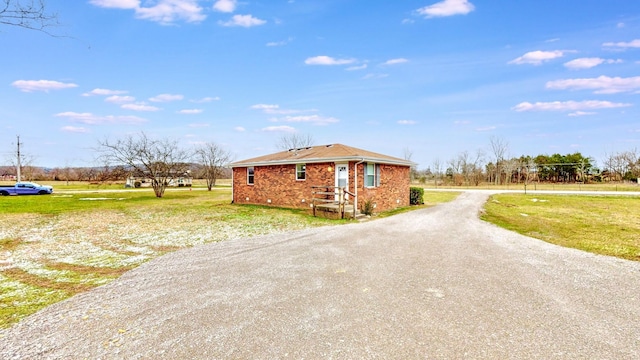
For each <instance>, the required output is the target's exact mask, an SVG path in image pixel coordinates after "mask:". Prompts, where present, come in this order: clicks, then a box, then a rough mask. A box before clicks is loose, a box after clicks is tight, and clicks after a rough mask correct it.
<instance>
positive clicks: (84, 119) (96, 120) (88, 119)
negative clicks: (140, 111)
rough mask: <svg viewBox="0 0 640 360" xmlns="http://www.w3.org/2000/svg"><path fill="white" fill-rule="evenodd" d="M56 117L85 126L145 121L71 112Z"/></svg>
mask: <svg viewBox="0 0 640 360" xmlns="http://www.w3.org/2000/svg"><path fill="white" fill-rule="evenodd" d="M55 116H57V117H63V118H67V119H70V120H73V121H75V122H79V123H82V124H87V125H104V124H140V123H143V122H146V121H147V120H146V119H143V118H140V117H137V116H113V115H107V116H98V115H94V114H92V113H76V112H72V111H67V112H61V113H58V114H56V115H55Z"/></svg>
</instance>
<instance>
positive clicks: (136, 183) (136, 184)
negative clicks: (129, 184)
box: [133, 181, 142, 189]
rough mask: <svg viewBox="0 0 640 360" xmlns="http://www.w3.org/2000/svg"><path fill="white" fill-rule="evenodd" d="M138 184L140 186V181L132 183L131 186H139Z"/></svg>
mask: <svg viewBox="0 0 640 360" xmlns="http://www.w3.org/2000/svg"><path fill="white" fill-rule="evenodd" d="M140 186H142V183H141V182H140V181H136V182H134V183H133V187H134V188H136V189H137V188H139V187H140Z"/></svg>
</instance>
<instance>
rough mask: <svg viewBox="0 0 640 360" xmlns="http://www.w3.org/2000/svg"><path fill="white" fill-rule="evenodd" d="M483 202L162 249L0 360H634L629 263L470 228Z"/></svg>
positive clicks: (31, 323) (19, 331)
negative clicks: (158, 255) (167, 251)
mask: <svg viewBox="0 0 640 360" xmlns="http://www.w3.org/2000/svg"><path fill="white" fill-rule="evenodd" d="M487 196H488V195H487V194H486V193H469V192H468V193H463V194H462V195H461V196H460V197H459V198H458V199H457V200H455V201H453V202H450V203H447V204H442V205H439V206H437V207H434V208H430V209H423V210H418V211H412V212H409V213H404V214H400V215H397V216H393V217H389V218H385V219H379V220H376V221H371V222H365V223H359V224H350V225H345V226H335V227H325V228H315V229H308V230H304V231H298V232H292V233H287V234H280V235H274V236H267V237H260V238H252V239H237V240H231V241H225V242H221V243H215V244H209V245H204V246H199V247H196V248H191V249H186V250H183V251H178V252H175V253H171V254H169V255H166V256H163V257H161V258H157V259H155V260H153V261H151V262H149V263H146V264H144V265H143V266H140V267H139V268H137V269H135V270H133V271H130V272H128V273H126V274H125V275H123V276H122V277H121V278H119V279H118V280H116V281H114V282H112V283H110V284H108V285H106V286H103V287H100V288H96V289H94V290H92V291H90V292H87V293H83V294H80V295H78V296H75V297H73V298H70V299H68V300H66V301H63V302H61V303H58V304H55V305H53V306H50V307H48V308H46V309H44V310H42V311H40V312H38V313H36V314H34V315H33V316H30V317H28V318H27V319H25V320H23V321H22V322H20V323H19V324H17V325H15V326H13V327H12V328H9V329H6V330H2V331H0V358H2V359H63V358H64V359H67V358H68V359H80V358H91V359H283V358H291V359H440V358H442V359H463V358H468V359H534V358H535V359H539V358H545V359H637V358H640V264H638V263H635V262H631V261H626V260H620V259H616V258H611V257H605V256H598V255H593V254H589V253H585V252H581V251H577V250H572V249H566V248H561V247H558V246H555V245H551V244H547V243H544V242H542V241H539V240H535V239H531V238H528V237H524V236H521V235H518V234H515V233H512V232H509V231H506V230H503V229H501V228H498V227H496V226H493V225H491V224H488V223H484V222H482V221H480V220H479V219H478V216H477V215H478V212H479V211H480V209H481V207H482V204H483V203H484V201H486V199H487Z"/></svg>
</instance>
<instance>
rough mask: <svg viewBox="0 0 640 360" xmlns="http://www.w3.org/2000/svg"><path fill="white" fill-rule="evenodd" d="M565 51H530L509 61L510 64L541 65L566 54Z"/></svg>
mask: <svg viewBox="0 0 640 360" xmlns="http://www.w3.org/2000/svg"><path fill="white" fill-rule="evenodd" d="M564 53H565V52H564V51H561V50H554V51H540V50H537V51H530V52H528V53H526V54H524V55H522V56H520V57H519V58H516V59H513V60H511V61H509V64H518V65H520V64H532V65H540V64H542V63H543V62H545V61H549V60H553V59H557V58H560V57H563V56H564Z"/></svg>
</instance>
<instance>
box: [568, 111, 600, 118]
mask: <svg viewBox="0 0 640 360" xmlns="http://www.w3.org/2000/svg"><path fill="white" fill-rule="evenodd" d="M595 114H596V113H595V112H590V111H576V112H572V113H570V114H568V115H569V116H571V117H577V116H587V115H595Z"/></svg>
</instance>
